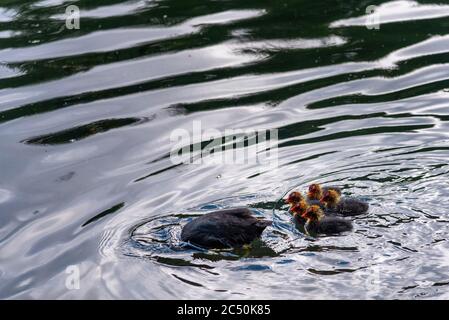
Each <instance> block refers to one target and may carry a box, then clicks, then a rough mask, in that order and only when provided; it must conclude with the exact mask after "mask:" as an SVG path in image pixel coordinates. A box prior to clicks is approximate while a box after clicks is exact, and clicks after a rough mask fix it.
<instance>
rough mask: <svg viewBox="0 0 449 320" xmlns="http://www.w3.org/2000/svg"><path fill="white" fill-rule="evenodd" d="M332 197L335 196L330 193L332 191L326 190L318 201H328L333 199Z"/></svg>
mask: <svg viewBox="0 0 449 320" xmlns="http://www.w3.org/2000/svg"><path fill="white" fill-rule="evenodd" d="M334 198H335V197H334V196H333V195H332V193H331V192H329V191H327V192H325V193H324V195H323V197H322V198H321V200H320V201H321V202H329V201H332V200H334Z"/></svg>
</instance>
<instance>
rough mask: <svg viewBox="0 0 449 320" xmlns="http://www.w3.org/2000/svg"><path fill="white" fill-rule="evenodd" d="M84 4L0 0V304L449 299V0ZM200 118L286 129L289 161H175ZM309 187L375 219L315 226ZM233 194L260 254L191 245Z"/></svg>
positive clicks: (219, 125)
mask: <svg viewBox="0 0 449 320" xmlns="http://www.w3.org/2000/svg"><path fill="white" fill-rule="evenodd" d="M69 3H71V2H68V1H61V0H45V1H33V0H30V1H23V2H21V3H17V2H12V1H9V2H4V3H2V5H1V9H0V92H1V94H0V135H1V137H2V139H1V140H0V148H1V150H2V152H1V153H0V167H1V168H2V169H3V170H1V171H0V210H1V212H2V214H1V215H0V222H1V223H0V251H1V258H0V260H1V263H0V265H1V270H0V277H1V278H2V281H1V284H0V298H108V299H110V298H137V299H148V298H158V299H169V298H175V299H176V298H182V299H186V298H196V299H203V298H216V299H230V298H241V299H250V298H259V299H270V298H287V299H290V298H292V297H293V296H294V297H301V298H304V299H315V298H335V299H345V298H355V299H364V298H394V299H403V298H449V296H448V294H447V290H446V289H447V284H448V282H449V279H448V276H447V267H448V261H449V259H448V254H447V252H448V248H449V244H448V239H447V233H448V226H449V224H448V222H449V211H448V209H447V206H446V205H445V204H446V203H447V199H448V198H449V188H448V186H447V177H448V174H449V167H448V164H447V158H448V150H449V138H448V132H449V126H448V119H449V114H448V110H449V109H448V108H447V98H448V85H449V82H448V81H449V79H448V76H447V75H448V63H449V56H448V50H447V47H448V46H447V44H448V35H447V31H446V29H447V28H446V26H447V23H446V20H445V19H446V18H447V13H448V11H447V8H448V7H449V2H447V1H443V2H441V1H440V2H438V3H436V2H431V1H380V2H378V3H377V5H378V6H377V11H376V13H378V14H379V15H380V22H381V25H380V29H379V30H375V29H374V30H370V29H367V28H365V26H364V23H365V22H366V19H367V15H366V14H365V12H366V6H368V5H369V4H368V3H365V2H360V1H352V0H350V1H326V2H316V1H315V2H310V1H306V2H304V1H294V0H291V1H282V2H273V3H270V4H261V3H260V1H255V0H254V1H253V0H251V1H237V0H236V1H208V2H206V3H205V2H204V1H198V0H185V1H175V0H162V1H116V0H108V1H78V2H77V5H79V6H80V9H81V12H82V21H81V25H82V28H81V29H80V30H66V29H65V28H64V26H63V25H64V21H63V20H61V18H62V16H61V15H63V14H64V10H65V6H66V5H67V4H69ZM83 15H84V16H83ZM198 120H201V122H202V126H203V129H204V130H207V129H210V128H213V129H217V130H224V129H226V128H241V129H247V128H255V127H257V128H267V129H278V130H279V139H280V141H279V142H280V145H279V149H278V152H279V166H278V167H276V168H270V169H268V168H260V167H258V166H256V165H251V164H246V165H241V166H237V165H232V166H229V165H182V164H181V165H174V164H173V163H172V162H171V161H170V158H169V154H170V150H171V148H172V145H171V142H170V133H171V132H172V130H174V129H176V128H191V127H192V122H193V121H198ZM312 182H320V183H325V184H327V183H329V184H337V185H339V186H341V187H342V188H343V189H344V193H345V194H346V195H356V196H358V197H361V198H362V199H364V200H366V201H368V202H369V203H370V206H371V210H370V212H369V214H368V215H366V216H361V217H355V218H353V220H352V221H353V224H354V231H353V232H352V233H349V234H345V235H341V236H331V237H319V238H311V237H307V236H305V235H304V233H303V230H301V229H300V228H299V229H298V228H296V226H295V225H294V224H293V223H292V219H291V215H290V214H289V213H288V212H287V207H286V206H285V205H283V204H282V203H281V202H280V201H279V200H280V199H281V198H282V197H284V196H285V195H286V194H287V193H288V192H289V191H290V190H293V189H301V190H304V188H306V186H307V185H308V184H310V183H312ZM238 206H248V207H251V208H253V209H254V210H256V212H257V214H258V215H260V216H263V217H265V218H267V219H270V220H273V222H274V223H273V226H272V227H270V228H268V229H267V230H266V232H264V234H263V237H262V239H261V241H260V242H257V243H254V244H253V246H252V247H251V248H249V249H238V250H229V251H216V250H202V249H201V248H195V247H192V246H189V245H187V244H184V243H182V242H181V241H180V240H179V234H180V231H181V228H182V226H183V225H184V224H185V223H187V221H189V220H190V219H192V218H194V217H195V216H198V215H201V214H204V213H206V212H209V211H212V210H216V209H221V208H229V207H238ZM68 265H77V266H78V267H79V268H80V271H81V275H82V279H81V283H82V286H81V289H80V290H77V291H76V292H73V291H68V290H67V288H66V287H65V286H64V283H65V279H66V275H67V274H66V273H65V270H66V268H67V266H68ZM292 275H294V276H292ZM261 279H263V281H261Z"/></svg>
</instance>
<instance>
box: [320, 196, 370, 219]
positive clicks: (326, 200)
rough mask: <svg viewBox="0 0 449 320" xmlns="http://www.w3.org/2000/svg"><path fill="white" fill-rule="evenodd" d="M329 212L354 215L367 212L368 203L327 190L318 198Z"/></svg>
mask: <svg viewBox="0 0 449 320" xmlns="http://www.w3.org/2000/svg"><path fill="white" fill-rule="evenodd" d="M320 201H321V202H322V203H323V204H325V206H326V210H327V211H329V212H335V213H337V214H341V215H344V216H356V215H360V214H365V213H367V212H368V209H369V205H368V204H367V203H366V202H363V201H360V200H357V199H354V198H341V197H340V195H339V194H338V193H337V192H336V191H334V190H328V191H326V192H325V193H324V194H323V197H322V198H321V200H320Z"/></svg>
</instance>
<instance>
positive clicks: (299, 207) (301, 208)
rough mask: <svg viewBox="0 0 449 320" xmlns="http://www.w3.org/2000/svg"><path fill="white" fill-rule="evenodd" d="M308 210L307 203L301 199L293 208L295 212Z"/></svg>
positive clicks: (299, 212)
mask: <svg viewBox="0 0 449 320" xmlns="http://www.w3.org/2000/svg"><path fill="white" fill-rule="evenodd" d="M306 210H307V204H306V203H305V202H304V201H301V202H300V203H298V204H296V205H295V206H293V208H292V209H291V211H292V212H293V213H297V214H300V215H302V214H304V213H305V212H306Z"/></svg>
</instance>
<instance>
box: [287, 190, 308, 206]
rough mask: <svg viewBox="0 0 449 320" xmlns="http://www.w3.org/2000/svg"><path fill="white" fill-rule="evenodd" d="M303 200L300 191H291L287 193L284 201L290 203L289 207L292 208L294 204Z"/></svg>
mask: <svg viewBox="0 0 449 320" xmlns="http://www.w3.org/2000/svg"><path fill="white" fill-rule="evenodd" d="M303 200H304V197H303V196H302V194H301V192H298V191H292V192H290V194H289V195H288V197H287V199H285V200H284V201H285V203H288V204H289V205H290V209H291V208H293V207H294V206H295V205H296V204H298V203H300V202H301V201H303Z"/></svg>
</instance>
